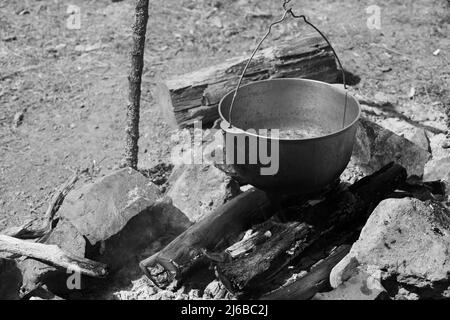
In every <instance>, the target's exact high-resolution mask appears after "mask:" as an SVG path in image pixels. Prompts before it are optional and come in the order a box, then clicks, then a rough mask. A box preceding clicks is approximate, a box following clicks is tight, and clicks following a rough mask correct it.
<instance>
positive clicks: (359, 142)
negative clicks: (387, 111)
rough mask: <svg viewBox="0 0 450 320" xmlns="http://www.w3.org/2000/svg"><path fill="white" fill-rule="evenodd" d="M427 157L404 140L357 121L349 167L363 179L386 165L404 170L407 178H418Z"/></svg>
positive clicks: (366, 122) (379, 127)
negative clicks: (397, 165) (412, 176)
mask: <svg viewBox="0 0 450 320" xmlns="http://www.w3.org/2000/svg"><path fill="white" fill-rule="evenodd" d="M429 158H430V153H429V152H428V151H426V150H424V149H422V148H421V147H419V146H417V145H415V144H414V143H412V142H411V141H409V140H408V139H405V138H403V137H400V136H398V135H396V134H395V133H394V132H392V131H390V130H388V129H385V128H383V127H381V126H379V125H377V124H376V123H374V122H372V121H369V120H367V119H363V118H362V119H360V121H359V124H358V128H357V132H356V140H355V145H354V149H353V154H352V159H351V163H353V164H354V165H356V166H357V167H360V168H361V169H362V170H363V171H364V173H365V174H366V175H368V174H371V173H373V172H375V171H376V170H378V169H380V168H382V167H383V166H384V165H386V164H388V163H389V162H392V161H394V162H396V163H398V164H400V165H402V166H403V167H405V168H406V170H407V172H408V175H417V176H422V175H423V170H424V166H425V163H426V162H427V161H428V159H429Z"/></svg>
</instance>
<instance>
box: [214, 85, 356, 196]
mask: <svg viewBox="0 0 450 320" xmlns="http://www.w3.org/2000/svg"><path fill="white" fill-rule="evenodd" d="M234 93H235V92H234V91H232V92H230V93H228V94H227V95H226V96H225V97H223V99H222V100H221V101H220V103H219V114H220V117H221V119H222V122H221V129H222V131H223V134H224V138H225V139H224V140H225V141H234V143H232V144H228V145H227V146H226V148H225V152H226V161H227V163H230V164H232V166H233V167H234V169H235V170H236V172H237V173H238V174H239V175H240V176H241V177H242V178H244V179H245V180H247V181H248V182H249V183H250V184H252V185H254V186H255V187H257V188H260V189H262V190H265V191H269V192H274V193H296V194H309V193H314V192H316V191H319V190H321V189H322V188H324V187H325V186H326V185H328V184H330V183H331V182H333V181H334V180H335V179H337V178H338V177H339V176H340V174H341V173H342V171H344V169H345V167H346V166H347V164H348V162H349V160H350V156H351V154H352V150H353V144H354V140H355V133H356V124H357V121H358V119H359V116H360V112H361V111H360V106H359V103H358V101H357V100H356V99H355V98H354V97H352V96H351V95H350V94H348V93H346V91H345V90H342V89H340V88H337V87H335V86H332V85H330V84H327V83H324V82H320V81H314V80H306V79H272V80H264V81H257V82H253V83H250V84H247V85H245V86H242V87H240V88H239V94H238V95H237V96H236V97H235V101H234V102H233V116H232V125H230V123H229V117H230V114H231V112H230V107H231V105H232V100H233V94H234ZM344 105H345V106H346V107H345V112H344V108H343V106H344ZM304 127H308V128H310V127H315V128H318V129H320V130H321V131H325V132H327V133H326V134H325V135H322V136H317V137H309V138H283V137H279V138H274V137H271V136H270V135H269V134H261V131H260V129H276V128H278V129H280V130H285V129H302V128H304ZM249 129H253V130H249ZM254 130H255V131H256V132H255V131H254ZM227 139H229V140H227ZM239 139H241V140H239ZM238 141H241V142H242V141H245V143H244V144H242V143H238ZM255 143H256V145H255ZM277 143H278V149H279V150H278V155H277V154H275V153H276V151H277V150H276V144H277ZM255 147H256V149H255ZM264 148H267V151H268V152H267V155H269V154H270V157H271V158H272V161H278V170H277V171H276V173H274V174H262V171H261V169H263V168H266V169H267V168H268V167H269V165H268V164H267V162H265V161H261V158H260V157H258V160H257V162H256V163H255V162H252V161H250V160H251V157H252V155H251V154H250V153H251V152H253V153H254V152H255V150H256V152H257V154H260V152H261V151H262V152H263V153H264V151H265V150H264ZM274 151H275V152H274ZM271 152H272V153H274V154H271ZM238 155H241V156H242V155H243V157H244V158H245V161H242V158H241V161H240V163H239V161H238V160H239V158H238ZM276 157H278V159H276ZM242 162H243V163H242ZM270 165H272V166H274V165H276V164H274V163H273V162H272V163H271V164H270Z"/></svg>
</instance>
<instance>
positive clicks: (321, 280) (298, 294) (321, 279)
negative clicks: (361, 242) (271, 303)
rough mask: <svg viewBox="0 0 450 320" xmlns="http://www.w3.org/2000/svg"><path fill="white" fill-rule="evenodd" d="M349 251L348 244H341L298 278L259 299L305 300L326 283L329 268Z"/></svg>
mask: <svg viewBox="0 0 450 320" xmlns="http://www.w3.org/2000/svg"><path fill="white" fill-rule="evenodd" d="M349 251H350V246H349V245H342V246H339V247H337V248H336V249H335V250H333V251H332V252H331V253H330V255H329V256H328V257H327V258H325V259H323V260H321V261H320V262H319V263H317V264H315V265H314V266H313V267H312V268H311V270H310V271H309V272H308V273H307V274H306V275H305V276H303V277H301V278H300V279H299V280H297V281H295V282H293V283H291V284H289V285H287V286H285V287H281V288H280V289H278V290H275V291H273V292H270V293H269V294H266V295H264V296H262V297H261V300H307V299H310V298H311V297H313V296H314V295H315V294H316V293H317V292H318V291H319V290H321V289H322V288H323V287H324V285H326V284H327V283H328V277H329V276H330V272H331V270H332V269H333V268H334V266H335V265H337V264H338V262H339V261H341V260H342V258H344V257H345V255H346V254H347V253H348V252H349Z"/></svg>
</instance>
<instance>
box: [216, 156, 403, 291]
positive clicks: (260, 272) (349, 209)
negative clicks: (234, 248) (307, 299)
mask: <svg viewBox="0 0 450 320" xmlns="http://www.w3.org/2000/svg"><path fill="white" fill-rule="evenodd" d="M405 179H406V170H405V169H404V168H403V167H402V166H400V165H397V164H392V163H391V164H389V165H387V166H386V167H383V168H382V169H380V170H379V171H378V172H376V173H374V174H373V175H371V176H368V177H365V178H363V179H361V180H360V181H358V182H356V183H355V184H354V185H352V186H350V187H349V188H348V189H345V190H342V191H340V192H335V193H334V194H331V195H330V196H328V197H326V198H325V199H324V200H323V201H320V202H316V203H312V204H311V203H310V204H308V205H306V206H302V207H300V208H297V210H293V211H292V212H291V216H290V215H289V214H288V215H286V214H285V215H284V216H285V217H287V218H291V219H296V220H298V222H297V223H298V225H296V226H295V228H296V229H298V230H304V233H303V234H301V237H297V238H294V237H291V239H289V240H292V241H291V242H290V243H289V244H288V243H287V242H283V244H282V246H281V247H279V248H278V247H277V246H278V242H279V240H278V239H276V238H273V239H270V238H269V239H268V240H267V241H266V242H264V243H254V246H253V248H252V249H251V250H252V251H251V252H249V253H248V254H246V255H245V256H243V257H240V258H237V259H226V260H224V261H219V262H218V263H217V266H216V269H217V273H218V275H219V278H220V279H221V281H222V282H223V283H224V285H225V286H226V287H227V289H228V290H230V291H231V292H234V293H235V294H237V295H247V294H251V295H258V294H259V293H260V292H263V291H264V290H267V287H268V283H269V282H270V281H271V280H272V279H273V278H274V277H275V276H276V275H277V274H278V273H279V272H280V271H281V270H283V269H284V268H285V267H286V266H287V265H288V264H290V263H292V262H293V261H294V260H295V259H297V258H298V257H300V255H301V254H302V253H303V252H304V251H305V249H307V248H309V247H311V246H312V245H314V244H316V243H317V242H319V241H320V242H323V245H321V246H319V247H326V246H327V245H329V244H330V243H329V242H330V241H331V239H332V240H335V239H334V238H333V236H334V235H336V234H338V235H345V236H348V233H349V232H350V233H351V232H353V233H355V232H358V230H359V228H360V227H361V226H362V225H364V223H365V221H366V219H367V217H368V215H369V214H370V213H371V212H372V210H373V208H374V207H375V206H376V205H377V204H378V203H379V202H380V201H381V200H383V199H385V198H386V197H387V196H388V195H389V194H390V193H391V192H393V191H394V190H395V189H396V188H397V186H399V185H400V184H401V183H402V182H404V181H405ZM291 223H292V222H287V224H286V226H285V227H286V228H288V227H289V225H290V224H291ZM328 238H329V239H330V240H329V239H328ZM327 242H328V243H327ZM277 248H278V249H279V250H278V251H277ZM247 250H249V248H247Z"/></svg>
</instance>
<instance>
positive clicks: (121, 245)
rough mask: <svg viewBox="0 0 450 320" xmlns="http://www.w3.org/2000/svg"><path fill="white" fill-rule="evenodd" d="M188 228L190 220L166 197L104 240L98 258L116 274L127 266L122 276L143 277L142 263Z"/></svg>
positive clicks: (125, 277)
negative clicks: (140, 263) (116, 271)
mask: <svg viewBox="0 0 450 320" xmlns="http://www.w3.org/2000/svg"><path fill="white" fill-rule="evenodd" d="M189 226H191V223H190V221H189V220H188V218H187V217H186V216H185V215H184V213H183V212H181V211H180V210H179V209H178V208H176V207H175V206H173V205H172V201H171V199H170V198H168V197H166V198H165V200H164V201H158V202H157V203H156V204H155V205H153V206H152V207H150V208H148V209H147V210H145V211H143V212H141V213H139V214H138V215H136V216H134V217H133V218H131V219H130V220H129V221H128V223H127V224H126V225H125V226H124V227H123V228H122V230H120V232H118V233H117V234H115V235H113V236H111V237H110V238H108V239H107V240H105V241H104V242H103V249H102V252H101V255H100V256H97V257H95V259H96V260H98V261H100V262H103V263H106V264H108V266H109V267H110V268H111V269H112V270H113V271H114V270H118V269H121V268H123V267H125V266H126V268H124V270H122V271H121V273H122V274H121V275H120V276H121V277H122V278H124V279H127V278H128V279H130V276H131V277H133V276H135V275H136V274H139V275H140V274H141V271H140V269H139V261H141V260H142V259H145V258H147V257H149V256H151V255H153V254H154V253H156V252H157V251H159V250H161V249H162V248H163V247H164V245H166V244H168V243H169V242H170V241H171V240H173V239H174V238H175V237H176V236H178V235H179V234H180V233H181V232H183V231H184V230H186V229H187V228H188V227H189Z"/></svg>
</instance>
